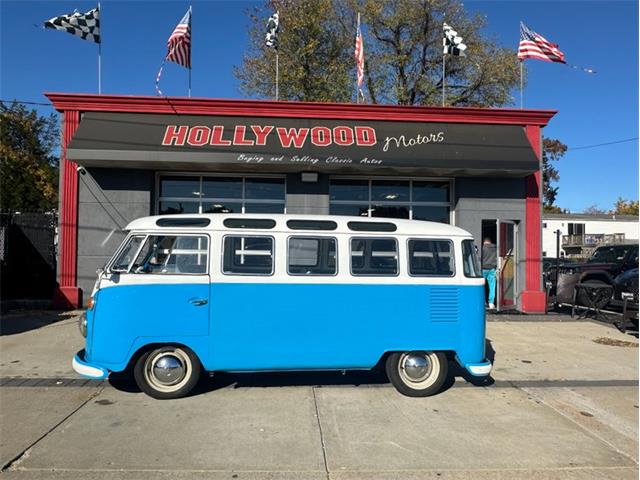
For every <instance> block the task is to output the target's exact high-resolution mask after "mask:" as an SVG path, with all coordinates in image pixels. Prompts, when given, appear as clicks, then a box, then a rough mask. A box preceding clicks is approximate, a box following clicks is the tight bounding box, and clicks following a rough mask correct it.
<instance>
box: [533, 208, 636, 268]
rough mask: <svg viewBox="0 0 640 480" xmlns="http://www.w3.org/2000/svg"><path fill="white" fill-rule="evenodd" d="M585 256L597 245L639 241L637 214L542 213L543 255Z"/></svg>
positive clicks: (554, 256) (552, 256) (553, 256)
mask: <svg viewBox="0 0 640 480" xmlns="http://www.w3.org/2000/svg"><path fill="white" fill-rule="evenodd" d="M556 232H559V234H560V237H559V240H560V243H559V247H560V256H561V257H578V258H586V257H588V256H589V255H590V254H591V252H592V251H593V250H594V249H595V248H596V247H598V246H599V245H615V244H624V243H638V239H639V238H640V232H639V229H638V217H636V216H634V215H606V214H602V215H591V214H582V213H568V214H553V213H545V214H544V215H543V218H542V255H543V256H544V257H551V258H556V255H557V247H558V237H557V235H558V234H557V233H556Z"/></svg>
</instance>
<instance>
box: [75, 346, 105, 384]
mask: <svg viewBox="0 0 640 480" xmlns="http://www.w3.org/2000/svg"><path fill="white" fill-rule="evenodd" d="M71 365H72V366H73V369H74V370H75V372H76V373H78V374H80V375H82V376H83V377H87V378H92V379H94V380H104V379H105V378H107V377H108V376H109V370H107V369H106V368H102V367H99V366H97V365H91V364H90V363H87V362H86V361H85V360H84V350H80V351H79V352H78V353H76V356H75V357H73V360H72V361H71Z"/></svg>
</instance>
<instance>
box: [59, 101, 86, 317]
mask: <svg viewBox="0 0 640 480" xmlns="http://www.w3.org/2000/svg"><path fill="white" fill-rule="evenodd" d="M79 123H80V112H79V111H77V110H67V111H65V112H64V117H63V124H62V125H63V134H62V145H61V159H60V169H61V175H60V187H59V189H60V218H59V220H58V249H59V255H58V289H57V291H56V293H55V296H54V299H53V303H54V307H55V308H80V307H82V290H80V288H79V287H78V285H77V283H78V282H77V280H78V171H77V169H76V164H75V163H73V162H71V161H69V160H68V159H67V145H69V142H70V141H71V138H73V135H74V134H75V133H76V130H77V129H78V125H79Z"/></svg>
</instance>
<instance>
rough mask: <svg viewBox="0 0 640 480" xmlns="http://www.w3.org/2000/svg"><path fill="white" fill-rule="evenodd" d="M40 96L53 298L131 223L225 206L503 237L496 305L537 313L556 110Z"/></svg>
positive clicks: (76, 282) (77, 288)
mask: <svg viewBox="0 0 640 480" xmlns="http://www.w3.org/2000/svg"><path fill="white" fill-rule="evenodd" d="M47 96H48V97H49V98H50V99H51V101H52V102H53V104H54V106H55V107H56V109H57V110H58V111H59V112H61V113H62V118H63V141H62V161H61V179H60V190H61V204H60V243H59V244H60V247H59V266H60V267H59V275H58V276H59V284H60V288H59V292H58V296H57V302H58V303H59V304H61V305H67V306H79V305H82V303H83V292H84V294H85V295H84V297H86V296H87V294H88V293H90V291H91V287H92V285H93V282H94V279H95V271H96V269H97V268H99V267H101V266H102V265H103V264H104V262H105V261H106V260H107V259H108V258H109V257H110V255H111V254H112V253H113V251H114V250H115V248H116V247H117V245H118V244H119V243H120V242H121V240H122V238H123V236H124V232H123V231H122V229H123V228H124V227H125V226H126V224H127V223H128V222H130V221H131V220H133V219H135V218H138V217H141V216H146V215H154V214H168V213H178V214H180V213H198V212H199V213H216V212H234V213H245V214H250V213H299V214H309V215H317V214H332V215H359V216H376V217H396V218H411V219H419V220H431V221H436V222H445V223H451V224H454V225H457V226H459V227H462V228H464V229H466V230H468V231H469V232H471V233H472V234H473V235H474V237H475V238H476V240H477V246H478V248H480V247H481V242H482V238H484V237H489V238H491V239H492V241H494V242H497V243H498V250H499V253H500V256H501V262H502V267H503V268H502V269H501V271H502V273H503V275H502V277H503V278H502V279H501V282H502V283H501V285H500V286H499V291H500V293H501V298H502V305H501V306H502V307H503V308H505V309H506V308H518V309H520V310H522V311H525V312H540V311H544V301H545V297H544V292H543V289H542V280H541V253H542V249H541V240H542V233H541V201H540V198H541V188H542V186H541V176H540V163H541V162H540V160H541V129H542V128H543V127H544V126H545V125H546V124H547V123H548V121H549V120H550V119H551V117H552V116H553V115H554V114H555V112H553V111H542V110H512V109H482V108H434V107H400V106H380V105H354V104H330V103H322V104H320V103H303V102H270V101H238V100H215V99H190V98H167V97H139V96H113V95H99V96H98V95H83V94H57V93H51V94H47ZM86 300H87V299H86V298H84V301H85V302H86Z"/></svg>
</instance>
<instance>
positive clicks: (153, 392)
mask: <svg viewBox="0 0 640 480" xmlns="http://www.w3.org/2000/svg"><path fill="white" fill-rule="evenodd" d="M133 376H134V378H135V380H136V384H137V385H138V387H139V388H140V390H142V391H143V392H144V393H146V394H147V395H149V396H151V397H153V398H157V399H170V398H180V397H184V396H186V395H187V394H188V393H189V392H190V391H191V390H192V389H193V387H195V385H196V383H198V380H199V378H200V361H199V360H198V357H197V356H196V355H195V353H193V352H192V351H191V350H189V349H188V348H185V347H174V346H166V347H160V348H156V349H154V350H149V351H148V352H146V353H144V354H143V355H142V356H141V357H140V358H139V359H138V361H137V362H136V365H135V367H134V370H133Z"/></svg>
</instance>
